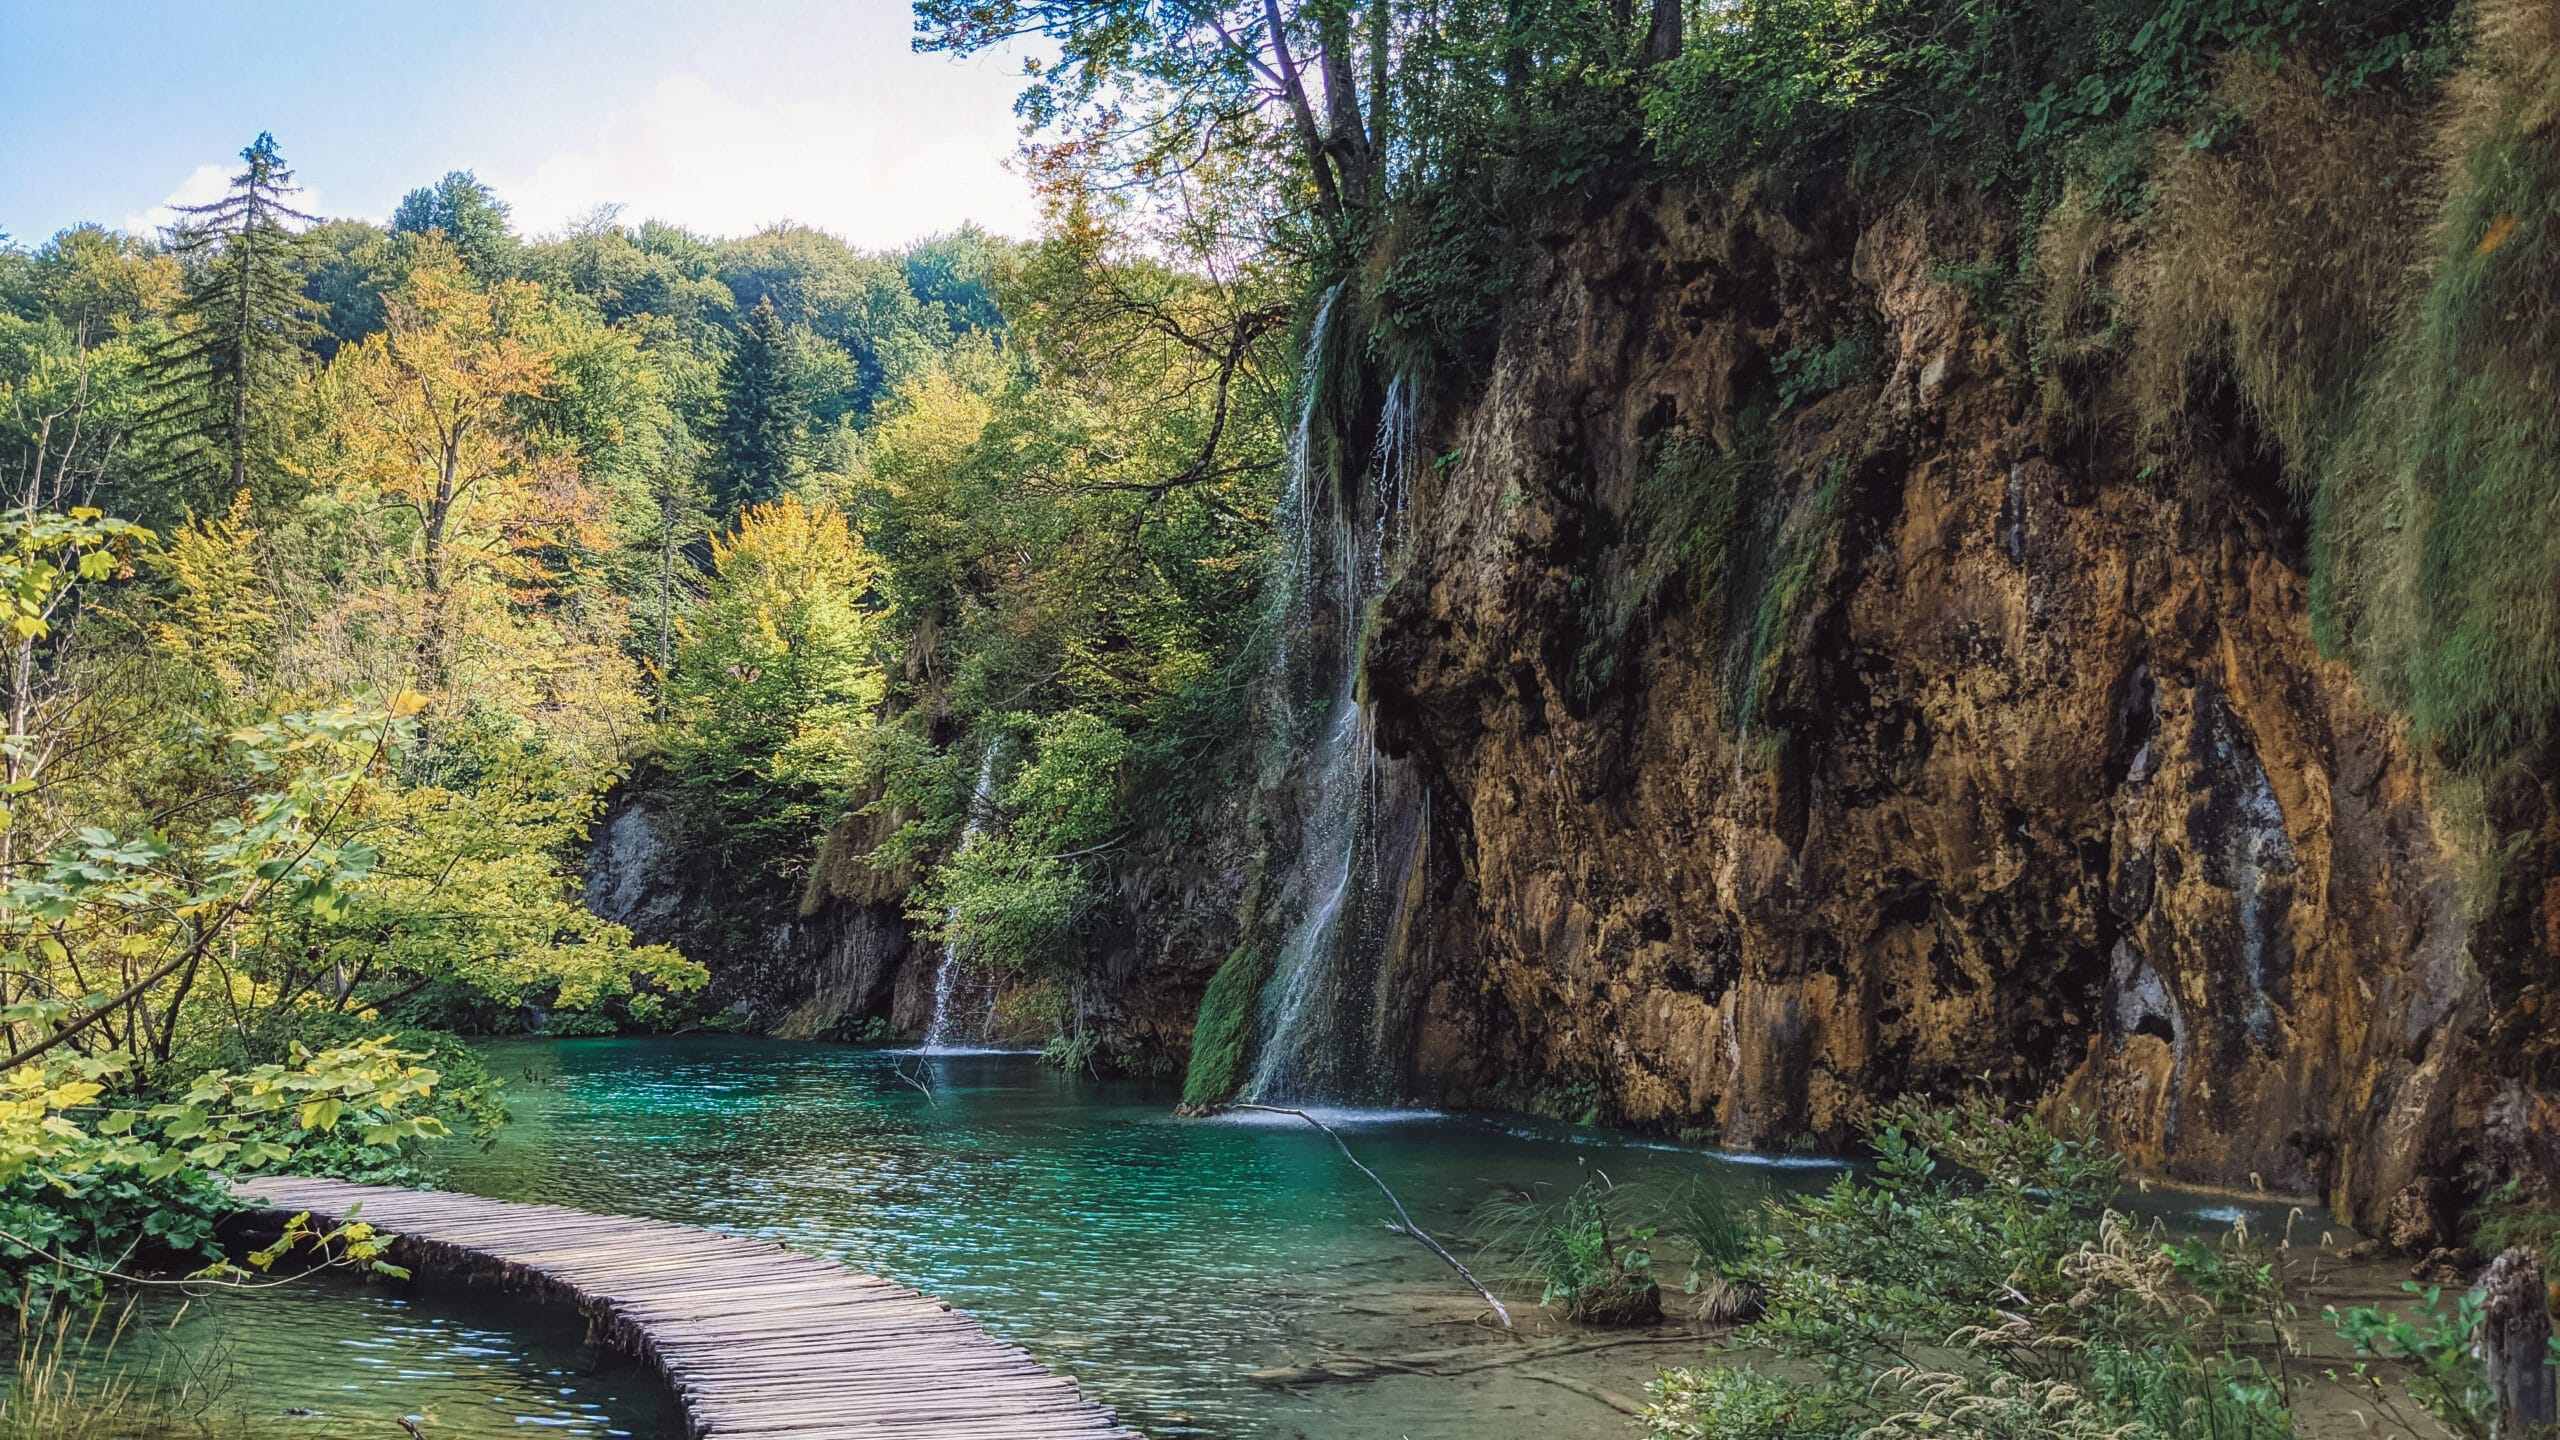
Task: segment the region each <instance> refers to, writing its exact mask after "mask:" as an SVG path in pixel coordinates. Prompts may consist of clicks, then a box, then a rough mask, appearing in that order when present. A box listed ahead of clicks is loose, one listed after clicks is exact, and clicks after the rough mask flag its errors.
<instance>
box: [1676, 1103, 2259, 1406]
mask: <svg viewBox="0 0 2560 1440" xmlns="http://www.w3.org/2000/svg"><path fill="white" fill-rule="evenodd" d="M1870 1140H1871V1144H1872V1146H1873V1149H1874V1152H1875V1157H1876V1160H1875V1167H1874V1170H1873V1172H1872V1173H1871V1174H1866V1175H1846V1176H1843V1177H1841V1178H1840V1179H1839V1180H1838V1181H1837V1182H1835V1183H1834V1184H1833V1185H1832V1186H1831V1188H1829V1189H1828V1190H1826V1191H1823V1192H1822V1193H1820V1194H1816V1195H1810V1196H1806V1197H1803V1198H1800V1199H1795V1200H1790V1201H1788V1202H1785V1203H1783V1204H1777V1205H1772V1206H1770V1207H1768V1208H1767V1210H1766V1211H1765V1212H1764V1214H1763V1217H1762V1225H1761V1227H1760V1231H1759V1233H1758V1235H1757V1236H1756V1237H1755V1238H1754V1239H1753V1241H1752V1242H1751V1248H1750V1251H1749V1254H1748V1256H1747V1257H1746V1259H1745V1260H1744V1261H1743V1263H1742V1265H1741V1270H1742V1272H1743V1274H1744V1275H1745V1276H1746V1277H1747V1278H1748V1279H1749V1281H1750V1282H1751V1283H1754V1284H1756V1285H1758V1286H1760V1287H1761V1288H1762V1290H1763V1292H1764V1294H1765V1297H1766V1311H1765V1314H1764V1315H1763V1317H1762V1318H1761V1319H1760V1320H1759V1321H1758V1322H1757V1323H1755V1324H1753V1325H1751V1326H1750V1327H1749V1328H1747V1329H1745V1330H1743V1331H1741V1332H1740V1333H1739V1334H1738V1335H1737V1337H1736V1338H1737V1341H1738V1342H1739V1343H1742V1344H1746V1345H1752V1346H1756V1347H1761V1348H1764V1349H1766V1350H1768V1351H1771V1352H1774V1354H1775V1355H1776V1356H1777V1357H1778V1358H1779V1360H1780V1361H1781V1362H1782V1363H1781V1364H1780V1365H1779V1366H1775V1367H1768V1368H1758V1367H1748V1366H1743V1367H1734V1368H1728V1369H1723V1370H1669V1371H1666V1372H1664V1375H1663V1378H1662V1379H1661V1380H1660V1381H1659V1382H1658V1383H1657V1384H1656V1386H1655V1387H1654V1404H1653V1405H1652V1407H1651V1408H1650V1409H1649V1410H1648V1411H1647V1412H1646V1417H1645V1418H1646V1423H1647V1424H1648V1425H1649V1426H1650V1427H1651V1431H1652V1434H1653V1435H1654V1436H1655V1437H1656V1440H1707V1437H1714V1440H1764V1437H1765V1440H1776V1437H1780V1436H1785V1437H1789V1440H1851V1437H1858V1440H1901V1437H1906V1436H1908V1437H1917V1436H1923V1435H1968V1436H2000V1437H2004V1440H2005V1437H2017V1440H2030V1437H2033V1440H2101V1437H2104V1440H2185V1437H2195V1436H2212V1437H2216V1440H2282V1437H2287V1436H2290V1435H2291V1434H2292V1422H2291V1420H2290V1419H2289V1418H2288V1413H2287V1406H2286V1400H2287V1395H2286V1389H2285V1387H2286V1381H2285V1378H2284V1375H2283V1372H2282V1370H2281V1368H2280V1367H2271V1366H2269V1365H2267V1364H2266V1363H2264V1361H2263V1360H2262V1358H2261V1351H2262V1349H2263V1346H2262V1345H2261V1343H2260V1342H2261V1341H2262V1340H2263V1339H2264V1338H2265V1337H2267V1336H2269V1335H2277V1336H2281V1334H2282V1333H2283V1332H2284V1330H2285V1328H2286V1327H2287V1326H2288V1325H2289V1324H2290V1322H2291V1316H2290V1313H2289V1312H2288V1311H2287V1310H2286V1308H2285V1304H2284V1301H2283V1297H2282V1295H2281V1292H2280V1290H2279V1288H2278V1284H2277V1279H2276V1274H2275V1270H2274V1267H2273V1265H2272V1264H2271V1263H2270V1262H2269V1259H2268V1257H2267V1255H2266V1254H2265V1251H2264V1248H2263V1246H2262V1245H2260V1243H2259V1242H2257V1241H2255V1240H2254V1239H2252V1238H2251V1237H2249V1236H2248V1235H2247V1233H2246V1232H2245V1230H2235V1232H2234V1233H2233V1234H2232V1235H2231V1236H2230V1237H2229V1238H2228V1239H2226V1240H2225V1241H2224V1242H2223V1243H2220V1244H2212V1243H2207V1242H2205V1241H2201V1240H2193V1241H2186V1242H2183V1243H2179V1244H2170V1243H2168V1242H2167V1241H2166V1240H2165V1239H2164V1238H2163V1237H2162V1236H2161V1235H2160V1234H2159V1233H2158V1232H2156V1231H2146V1230H2140V1229H2137V1228H2136V1227H2134V1226H2133V1225H2132V1224H2131V1223H2130V1222H2129V1221H2127V1220H2126V1219H2125V1218H2124V1217H2123V1216H2121V1215H2118V1214H2116V1213H2114V1212H2112V1211H2110V1210H2108V1209H2107V1208H2106V1204H2107V1202H2108V1201H2109V1200H2111V1199H2112V1198H2113V1197H2114V1194H2115V1191H2116V1187H2117V1183H2118V1179H2119V1176H2120V1173H2121V1169H2122V1161H2121V1159H2120V1157H2118V1156H2117V1155H2116V1154H2115V1153H2114V1152H2113V1151H2112V1150H2109V1149H2108V1148H2107V1147H2106V1146H2104V1145H2103V1144H2100V1143H2099V1142H2098V1141H2097V1140H2096V1139H2095V1138H2094V1136H2093V1135H2092V1133H2091V1131H2090V1129H2089V1127H2088V1126H2087V1124H2086V1122H2085V1121H2082V1120H2079V1119H2076V1118H2075V1119H2074V1120H2073V1121H2072V1122H2070V1123H2067V1124H2064V1125H2062V1126H2060V1127H2054V1126H2049V1125H2047V1124H2046V1123H2044V1122H2042V1121H2040V1120H2037V1119H2035V1118H2033V1117H2030V1116H2023V1115H2017V1114H2013V1113H2011V1112H2009V1111H2007V1110H2005V1109H2003V1108H2002V1107H1999V1106H1997V1105H1994V1104H1990V1103H1988V1102H1974V1103H1968V1104H1965V1105H1961V1106H1957V1107H1955V1108H1952V1109H1946V1110H1932V1109H1928V1108H1925V1107H1923V1106H1921V1105H1920V1104H1918V1103H1916V1102H1905V1103H1902V1104H1898V1105H1895V1106H1893V1107H1891V1108H1889V1109H1887V1110H1886V1111H1884V1112H1883V1113H1882V1114H1881V1115H1880V1116H1879V1117H1878V1118H1877V1119H1876V1121H1875V1122H1874V1124H1873V1126H1872V1129H1871V1133H1870Z"/></svg>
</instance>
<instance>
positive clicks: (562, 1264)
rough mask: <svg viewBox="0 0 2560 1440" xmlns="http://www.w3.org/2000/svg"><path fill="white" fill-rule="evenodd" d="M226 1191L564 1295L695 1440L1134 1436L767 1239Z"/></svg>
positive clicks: (977, 1341) (618, 1222) (524, 1208)
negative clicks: (353, 1218)
mask: <svg viewBox="0 0 2560 1440" xmlns="http://www.w3.org/2000/svg"><path fill="white" fill-rule="evenodd" d="M233 1188H234V1189H235V1190H236V1191H237V1192H238V1193H239V1194H240V1195H241V1196H242V1197H244V1198H246V1199H250V1200H254V1201H256V1202H258V1203H259V1204H261V1205H264V1206H266V1207H267V1208H268V1209H270V1210H273V1211H277V1212H280V1213H287V1214H290V1213H293V1212H296V1211H306V1210H307V1211H309V1212H311V1213H312V1214H313V1215H314V1216H317V1217H322V1218H325V1219H329V1220H337V1219H340V1218H343V1217H344V1216H345V1215H346V1214H347V1213H348V1212H349V1211H350V1210H352V1209H355V1208H356V1207H357V1206H359V1205H360V1206H362V1212H361V1214H362V1218H363V1219H364V1220H366V1221H369V1222H370V1223H372V1224H373V1225H374V1226H375V1227H377V1228H379V1229H381V1230H383V1231H386V1232H388V1233H391V1234H394V1235H397V1236H399V1237H400V1252H401V1254H402V1258H403V1259H404V1260H407V1261H420V1262H424V1264H423V1265H419V1264H413V1265H412V1268H413V1269H414V1268H435V1267H438V1266H459V1267H460V1268H462V1269H464V1270H465V1271H467V1272H469V1273H470V1275H471V1276H472V1278H488V1277H494V1278H496V1279H499V1280H501V1281H503V1282H506V1283H510V1284H514V1285H517V1286H520V1287H525V1288H531V1289H534V1290H537V1291H539V1292H541V1293H544V1294H550V1295H560V1294H563V1293H564V1292H565V1295H566V1297H567V1298H570V1299H572V1300H574V1301H576V1302H577V1303H578V1305H579V1306H580V1307H581V1308H583V1309H584V1310H585V1311H586V1312H587V1314H588V1316H589V1317H590V1319H591V1320H595V1321H599V1322H601V1323H600V1324H599V1325H598V1331H599V1333H601V1334H603V1335H604V1336H606V1337H607V1338H608V1339H609V1341H610V1342H611V1343H614V1344H617V1345H620V1346H622V1347H624V1348H627V1349H628V1350H630V1351H632V1352H633V1353H635V1354H637V1355H639V1356H641V1357H642V1358H644V1359H646V1360H647V1361H648V1362H649V1363H651V1364H652V1365H654V1366H656V1367H657V1370H658V1373H659V1374H660V1376H662V1377H663V1378H664V1379H665V1380H666V1382H667V1385H668V1388H669V1389H671V1390H672V1391H674V1392H675V1395H676V1398H677V1400H678V1402H679V1403H681V1404H682V1405H683V1406H684V1409H685V1415H686V1421H687V1423H688V1424H689V1425H690V1427H691V1428H692V1431H693V1434H694V1435H695V1436H696V1437H697V1440H904V1437H909V1436H932V1437H939V1440H970V1437H978V1436H986V1437H997V1436H1001V1437H1007V1440H1138V1436H1137V1432H1135V1431H1133V1430H1128V1429H1124V1428H1122V1427H1121V1426H1119V1425H1117V1424H1115V1423H1114V1422H1113V1420H1112V1417H1111V1413H1110V1412H1109V1411H1107V1410H1105V1409H1103V1408H1102V1407H1101V1406H1098V1405H1095V1404H1093V1403H1092V1402H1090V1401H1088V1400H1086V1399H1084V1398H1083V1396H1082V1395H1081V1394H1080V1393H1079V1392H1078V1391H1077V1389H1076V1386H1075V1382H1074V1381H1072V1380H1069V1379H1066V1378H1065V1377H1063V1376H1060V1375H1055V1374H1052V1373H1050V1372H1049V1371H1048V1370H1047V1369H1045V1368H1043V1367H1042V1366H1041V1365H1040V1363H1039V1362H1038V1361H1036V1360H1033V1359H1032V1358H1031V1356H1030V1355H1028V1354H1027V1353H1025V1352H1023V1351H1022V1350H1020V1349H1018V1348H1016V1347H1014V1346H1012V1345H1009V1344H1006V1343H1005V1342H1003V1341H1001V1340H998V1339H996V1338H995V1337H994V1336H992V1335H989V1334H988V1333H987V1332H986V1331H984V1330H982V1329H980V1328H979V1327H978V1325H977V1322H975V1321H973V1320H971V1319H969V1318H968V1317H967V1316H965V1315H961V1314H958V1313H956V1312H954V1311H953V1310H952V1309H951V1307H950V1306H949V1305H947V1304H945V1303H943V1302H942V1301H939V1300H936V1299H934V1298H932V1297H931V1296H927V1295H922V1294H918V1293H917V1292H915V1291H913V1290H910V1289H908V1288H907V1287H905V1286H903V1285H899V1284H895V1283H893V1282H891V1281H888V1280H883V1279H881V1278H879V1277H878V1276H875V1275H866V1274H864V1273H862V1272H861V1271H859V1270H855V1269H852V1268H851V1267H849V1266H846V1265H842V1264H839V1263H837V1262H836V1261H833V1260H829V1259H827V1258H825V1257H824V1256H816V1255H803V1254H800V1253H798V1252H797V1251H793V1250H789V1249H786V1248H784V1247H783V1246H782V1245H780V1244H779V1243H777V1242H774V1241H769V1240H760V1239H747V1238H743V1237H739V1236H732V1235H722V1234H720V1233H718V1232H716V1231H711V1230H704V1229H700V1228H698V1227H695V1226H690V1225H673V1224H669V1223H667V1222H665V1221H662V1220H645V1219H640V1218H637V1217H632V1216H622V1215H591V1214H589V1213H587V1212H586V1211H583V1210H571V1209H567V1208H565V1207H563V1206H558V1205H522V1204H516V1203H513V1202H510V1201H504V1200H484V1199H481V1198H479V1197H478V1196H473V1195H452V1194H446V1193H443V1192H439V1191H432V1190H396V1189H392V1188H390V1187H388V1186H380V1185H350V1184H347V1183H345V1182H343V1181H337V1180H307V1179H300V1178H293V1177H284V1176H271V1177H267V1178H263V1179H256V1180H247V1181H241V1182H237V1183H236V1184H235V1185H234V1187H233Z"/></svg>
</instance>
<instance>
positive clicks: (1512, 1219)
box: [1476, 1176, 1662, 1325]
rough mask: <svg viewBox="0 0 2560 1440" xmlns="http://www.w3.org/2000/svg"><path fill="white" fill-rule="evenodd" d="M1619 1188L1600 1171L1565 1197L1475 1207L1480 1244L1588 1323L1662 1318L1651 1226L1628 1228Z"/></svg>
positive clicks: (1543, 1296)
mask: <svg viewBox="0 0 2560 1440" xmlns="http://www.w3.org/2000/svg"><path fill="white" fill-rule="evenodd" d="M1624 1213H1625V1207H1624V1206H1622V1205H1621V1203H1620V1197H1619V1196H1618V1195H1617V1193H1616V1187H1615V1186H1614V1185H1612V1184H1611V1183H1610V1182H1609V1180H1608V1178H1607V1177H1605V1176H1594V1177H1593V1178H1591V1179H1589V1180H1586V1181H1584V1182H1583V1183H1582V1184H1581V1185H1579V1186H1577V1187H1575V1189H1574V1191H1573V1193H1572V1194H1570V1195H1568V1196H1566V1197H1565V1198H1564V1199H1563V1200H1561V1201H1556V1202H1552V1203H1550V1202H1547V1201H1542V1200H1540V1199H1538V1198H1537V1197H1536V1196H1534V1195H1530V1194H1519V1195H1512V1196H1505V1197H1501V1198H1498V1199H1495V1200H1491V1201H1487V1202H1486V1203H1485V1204H1484V1205H1482V1206H1481V1207H1479V1208H1478V1210H1477V1212H1476V1224H1477V1228H1478V1236H1479V1244H1480V1245H1481V1246H1482V1248H1484V1249H1486V1250H1487V1251H1490V1252H1492V1253H1494V1254H1496V1255H1499V1256H1502V1257H1504V1258H1505V1259H1507V1260H1508V1261H1509V1262H1510V1263H1511V1264H1512V1266H1513V1267H1514V1268H1515V1270H1516V1271H1517V1272H1518V1273H1519V1274H1520V1275H1521V1276H1522V1277H1523V1278H1524V1279H1526V1280H1529V1281H1531V1282H1533V1283H1535V1284H1537V1285H1538V1286H1539V1287H1540V1288H1539V1294H1538V1303H1539V1304H1541V1305H1555V1304H1561V1305H1563V1307H1564V1312H1565V1314H1566V1315H1568V1316H1570V1317H1572V1318H1573V1319H1575V1320H1578V1321H1581V1322H1582V1323H1583V1324H1586V1325H1641V1324H1644V1323H1646V1322H1648V1321H1651V1320H1656V1319H1659V1318H1661V1315H1662V1287H1661V1286H1660V1285H1659V1284H1657V1283H1656V1282H1655V1280H1654V1277H1653V1250H1652V1242H1653V1238H1654V1235H1655V1232H1654V1231H1653V1230H1652V1229H1651V1228H1650V1227H1641V1226H1634V1227H1631V1226H1628V1225H1626V1224H1625V1221H1624Z"/></svg>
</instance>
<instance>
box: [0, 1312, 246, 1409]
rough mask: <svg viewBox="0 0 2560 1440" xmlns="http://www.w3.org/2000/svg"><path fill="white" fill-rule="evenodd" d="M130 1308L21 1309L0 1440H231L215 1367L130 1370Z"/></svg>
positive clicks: (222, 1381) (3, 1389)
mask: <svg viewBox="0 0 2560 1440" xmlns="http://www.w3.org/2000/svg"><path fill="white" fill-rule="evenodd" d="M137 1338H139V1336H138V1332H137V1331H136V1330H135V1326H134V1312H133V1307H132V1306H130V1305H125V1306H122V1307H117V1308H114V1309H109V1308H107V1307H104V1306H100V1307H96V1308H92V1309H89V1310H87V1311H85V1312H83V1311H81V1310H80V1309H79V1308H78V1307H74V1306H69V1305H57V1306H53V1307H50V1308H49V1309H38V1308H35V1307H26V1306H22V1307H21V1308H20V1309H19V1312H18V1345H17V1353H16V1355H15V1357H14V1360H13V1364H12V1367H11V1369H10V1372H9V1375H8V1379H7V1381H6V1382H5V1384H0V1440H238V1437H244V1436H246V1435H247V1433H248V1427H247V1426H246V1425H245V1424H244V1423H242V1420H241V1417H240V1416H239V1415H237V1414H236V1413H234V1412H233V1411H231V1410H230V1409H229V1408H228V1407H226V1406H224V1405H223V1403H222V1401H223V1398H224V1396H225V1394H226V1392H227V1391H228V1390H229V1388H230V1379H231V1377H230V1375H229V1373H228V1370H227V1367H224V1366H221V1365H218V1364H197V1365H190V1364H186V1363H183V1362H181V1363H180V1364H178V1365H176V1366H174V1367H173V1366H171V1365H169V1364H167V1363H161V1364H156V1365H148V1366H145V1365H138V1364H136V1363H135V1362H134V1361H133V1360H132V1358H131V1355H130V1351H131V1349H132V1345H133V1342H134V1341H135V1340H136V1339H137Z"/></svg>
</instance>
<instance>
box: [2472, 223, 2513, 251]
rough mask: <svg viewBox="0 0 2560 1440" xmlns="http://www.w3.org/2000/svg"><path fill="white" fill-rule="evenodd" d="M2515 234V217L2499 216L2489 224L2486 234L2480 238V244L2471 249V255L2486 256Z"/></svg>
mask: <svg viewBox="0 0 2560 1440" xmlns="http://www.w3.org/2000/svg"><path fill="white" fill-rule="evenodd" d="M2515 233H2516V217H2515V216H2514V215H2512V214H2507V215H2501V216H2499V217H2498V218H2496V219H2494V220H2492V221H2490V222H2489V231H2488V233H2487V234H2485V235H2482V236H2481V237H2480V243H2479V244H2478V245H2476V246H2474V247H2473V248H2472V251H2471V253H2472V254H2474V255H2486V254H2488V253H2489V252H2490V251H2492V250H2495V249H2497V248H2498V247H2499V246H2501V245H2504V244H2506V243H2507V241H2508V239H2509V238H2510V237H2511V236H2513V235H2514V234H2515Z"/></svg>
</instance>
